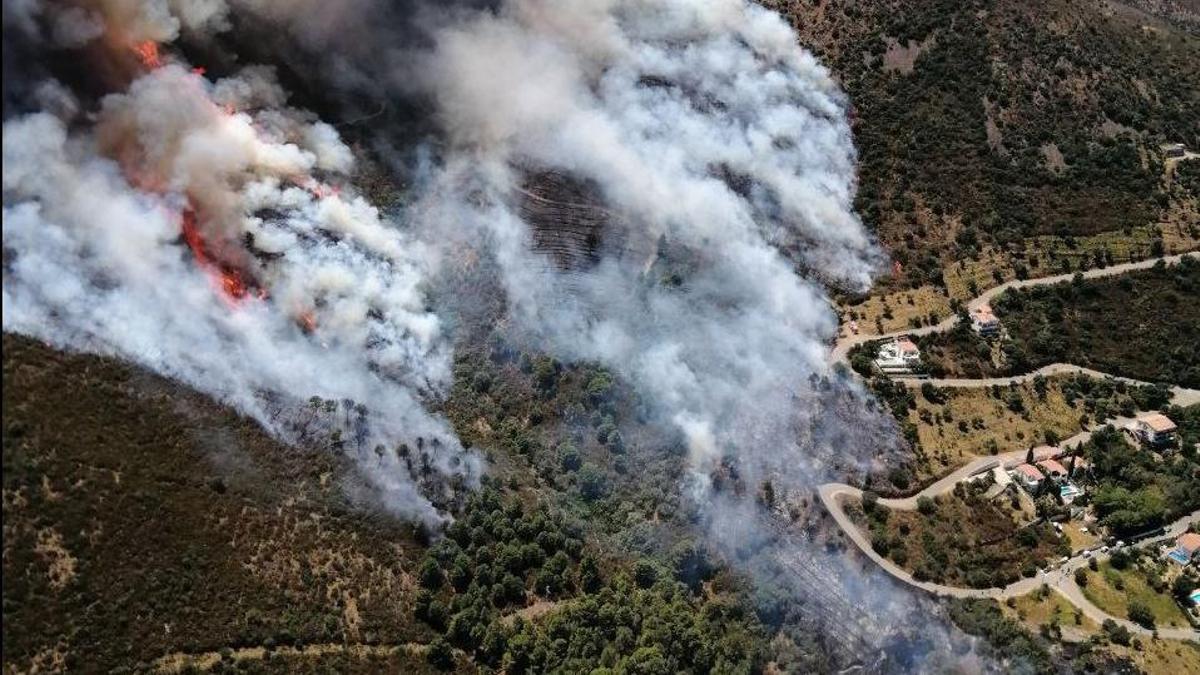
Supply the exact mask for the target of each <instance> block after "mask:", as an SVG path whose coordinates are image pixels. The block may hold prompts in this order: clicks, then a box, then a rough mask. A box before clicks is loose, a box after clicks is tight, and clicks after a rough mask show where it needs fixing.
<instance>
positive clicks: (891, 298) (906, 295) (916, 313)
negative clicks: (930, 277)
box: [839, 286, 950, 335]
mask: <svg viewBox="0 0 1200 675" xmlns="http://www.w3.org/2000/svg"><path fill="white" fill-rule="evenodd" d="M839 309H840V313H841V315H842V319H843V322H848V321H851V320H854V321H857V322H858V330H859V332H860V333H863V334H867V335H879V334H881V333H891V332H893V331H898V330H904V329H906V328H913V327H914V326H913V323H912V322H913V320H914V319H916V320H917V321H918V323H929V319H930V316H931V315H932V318H933V323H937V322H939V321H941V320H942V319H945V318H946V317H948V316H950V298H949V297H947V296H946V294H945V293H944V292H942V290H941V289H939V288H937V287H935V286H921V287H919V288H914V289H911V290H906V291H898V292H895V293H888V294H886V295H873V296H871V297H869V298H867V299H866V300H865V301H863V302H861V303H859V304H856V305H843V306H842V307H840V308H839Z"/></svg>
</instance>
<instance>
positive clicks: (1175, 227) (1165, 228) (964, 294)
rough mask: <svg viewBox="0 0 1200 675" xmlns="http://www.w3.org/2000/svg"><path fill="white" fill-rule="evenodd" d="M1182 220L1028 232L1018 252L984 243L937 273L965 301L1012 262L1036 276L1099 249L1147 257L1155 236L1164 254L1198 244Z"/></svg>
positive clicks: (997, 280) (1121, 258)
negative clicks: (1075, 232)
mask: <svg viewBox="0 0 1200 675" xmlns="http://www.w3.org/2000/svg"><path fill="white" fill-rule="evenodd" d="M1185 222H1186V219H1185V218H1183V217H1182V216H1181V218H1179V219H1175V220H1172V221H1170V222H1167V223H1163V224H1160V225H1145V226H1142V227H1134V228H1130V229H1129V230H1127V231H1120V230H1118V231H1112V232H1102V233H1100V234H1095V235H1090V236H1083V237H1059V236H1053V235H1044V236H1040V237H1033V238H1030V239H1028V240H1027V241H1026V242H1025V251H1024V252H1023V253H1010V252H1006V251H1000V250H997V249H992V248H989V249H985V250H984V251H983V252H982V254H981V255H980V256H979V257H977V258H974V259H971V260H963V261H959V262H956V263H952V264H951V265H949V266H947V267H946V269H945V271H944V272H943V273H942V280H943V281H944V283H945V285H946V290H947V293H948V294H949V297H951V298H955V299H958V300H968V299H970V298H973V297H975V296H976V295H978V294H979V293H981V292H983V291H985V290H987V289H988V288H991V287H992V286H997V285H999V284H1001V283H1004V282H1006V281H1012V280H1013V279H1015V278H1017V274H1016V266H1017V265H1018V264H1021V265H1024V267H1025V268H1026V269H1027V270H1028V276H1029V278H1036V277H1042V276H1049V275H1054V274H1061V273H1062V272H1063V267H1062V263H1063V261H1069V262H1070V264H1071V269H1072V270H1078V269H1080V268H1081V266H1082V267H1084V268H1091V267H1095V257H1096V254H1097V253H1098V252H1102V251H1107V252H1108V254H1109V255H1110V257H1111V259H1112V261H1113V262H1114V263H1123V262H1128V261H1130V260H1142V259H1145V258H1149V257H1152V251H1151V246H1152V243H1153V242H1154V240H1155V239H1159V238H1161V239H1162V242H1163V250H1164V252H1165V253H1166V254H1173V253H1181V252H1183V251H1191V250H1194V249H1196V248H1200V236H1198V234H1197V232H1196V231H1195V229H1191V228H1188V227H1187V226H1186V225H1185V224H1184V223H1185ZM972 284H974V286H972Z"/></svg>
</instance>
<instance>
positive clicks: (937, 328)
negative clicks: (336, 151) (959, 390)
mask: <svg viewBox="0 0 1200 675" xmlns="http://www.w3.org/2000/svg"><path fill="white" fill-rule="evenodd" d="M1194 255H1197V253H1196V252H1188V253H1179V254H1176V255H1168V256H1163V257H1161V258H1148V259H1146V260H1139V261H1137V262H1128V263H1121V264H1120V265H1109V266H1108V267H1096V268H1092V269H1089V270H1084V271H1083V272H1080V274H1082V275H1083V278H1084V279H1097V278H1100V277H1110V276H1113V275H1116V274H1124V273H1125V272H1132V271H1134V270H1143V269H1147V268H1150V267H1154V266H1155V265H1157V264H1158V262H1159V261H1160V260H1161V261H1162V262H1164V263H1167V264H1174V263H1177V262H1179V261H1180V260H1182V259H1183V258H1185V257H1187V256H1194ZM1075 274H1076V273H1075V272H1071V273H1069V274H1055V275H1053V276H1049V277H1038V278H1036V279H1025V280H1014V281H1009V282H1008V283H1004V284H1000V285H999V286H996V287H994V288H989V289H988V290H986V291H984V292H983V293H982V294H981V295H979V296H978V297H976V298H974V299H972V300H970V301H969V302H968V303H967V310H968V311H970V310H974V309H977V308H978V307H980V306H982V305H986V304H988V303H990V302H991V301H992V300H993V299H994V298H996V297H997V296H999V295H1000V294H1002V293H1004V291H1007V290H1009V289H1011V288H1029V287H1031V286H1044V285H1047V284H1058V283H1062V282H1064V281H1070V280H1071V279H1073V278H1074V277H1075ZM956 323H958V317H957V316H951V317H949V318H947V319H944V320H942V321H941V322H939V323H937V324H934V325H932V326H922V327H921V328H912V329H908V330H899V331H894V332H891V333H884V334H882V335H862V334H860V335H846V336H843V337H842V338H841V339H839V340H838V341H837V343H836V344H835V345H834V347H833V351H832V352H831V354H830V362H831V363H839V362H841V363H844V362H845V361H846V355H847V354H848V353H849V352H850V350H851V349H852V348H854V347H856V346H858V345H861V344H865V343H867V342H871V341H872V340H888V339H891V338H896V337H899V336H901V335H914V336H919V335H929V334H931V333H941V332H943V331H947V330H950V329H951V328H953V327H954V325H955V324H956Z"/></svg>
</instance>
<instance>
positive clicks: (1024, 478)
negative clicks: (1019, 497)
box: [1012, 464, 1046, 492]
mask: <svg viewBox="0 0 1200 675" xmlns="http://www.w3.org/2000/svg"><path fill="white" fill-rule="evenodd" d="M1012 476H1013V478H1016V479H1018V480H1020V481H1021V484H1022V485H1024V486H1025V489H1026V490H1028V491H1030V492H1033V491H1034V490H1037V489H1038V486H1040V485H1041V484H1042V481H1043V480H1045V478H1046V477H1045V476H1043V475H1042V472H1041V471H1038V470H1037V467H1036V466H1034V465H1032V464H1020V465H1018V466H1017V468H1015V469H1013V471H1012Z"/></svg>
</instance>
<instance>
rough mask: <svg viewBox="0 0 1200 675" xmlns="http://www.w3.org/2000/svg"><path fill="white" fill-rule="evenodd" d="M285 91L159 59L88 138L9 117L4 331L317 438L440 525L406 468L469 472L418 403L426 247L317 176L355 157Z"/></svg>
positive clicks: (440, 383) (425, 332)
mask: <svg viewBox="0 0 1200 675" xmlns="http://www.w3.org/2000/svg"><path fill="white" fill-rule="evenodd" d="M281 100H282V93H281V92H279V91H277V87H276V86H275V85H274V83H273V82H272V81H271V77H270V73H269V71H266V70H263V69H249V70H247V71H245V72H244V73H243V74H242V75H241V76H240V77H236V78H231V79H225V80H219V81H217V82H210V81H208V80H206V79H204V78H203V77H201V76H200V75H198V74H195V73H192V72H190V71H188V70H186V69H184V68H182V67H180V66H178V65H166V66H163V67H161V68H158V69H156V70H153V71H150V72H148V73H146V74H144V75H142V76H140V77H139V78H138V79H136V80H134V81H133V82H132V84H131V85H130V86H129V88H128V90H127V91H126V92H124V93H118V94H112V95H110V96H108V97H106V98H105V99H104V100H103V101H102V103H101V105H100V109H99V110H98V111H97V113H96V115H95V122H94V124H91V123H89V124H86V125H84V127H83V129H84V131H83V132H81V133H76V134H72V133H70V132H69V131H68V128H67V123H66V121H65V120H63V119H60V118H57V117H55V116H53V115H51V114H49V113H44V112H43V113H36V114H32V115H28V116H23V117H19V118H15V119H12V120H9V121H6V122H5V124H4V150H3V152H4V223H5V226H4V247H5V250H6V252H11V254H12V255H11V260H9V261H8V264H7V266H6V269H5V275H4V298H3V300H4V305H3V307H4V309H3V311H4V314H3V316H4V329H5V330H12V331H17V332H21V333H27V334H30V335H35V336H38V337H41V338H43V339H45V340H47V341H49V342H52V343H54V344H57V345H60V346H63V347H69V348H75V349H85V350H89V351H98V352H102V353H112V354H116V355H119V356H122V357H124V358H127V359H130V360H133V361H135V362H137V363H140V364H142V365H145V366H147V367H150V368H152V369H154V370H157V371H159V372H161V373H164V374H166V375H169V376H171V377H175V378H178V379H181V380H183V381H185V382H188V383H189V384H192V385H193V386H196V387H197V388H199V389H201V390H203V391H206V392H209V393H211V394H213V395H215V396H217V397H218V398H220V399H222V400H225V401H228V402H230V403H232V404H234V405H236V406H238V407H239V408H240V409H242V410H244V411H246V412H247V413H249V414H251V415H253V416H255V417H256V418H257V419H259V420H260V421H261V422H262V423H263V424H264V425H266V426H267V428H269V429H272V430H274V431H276V432H277V433H279V434H280V435H281V436H283V437H285V438H290V439H297V436H298V435H301V434H304V435H309V434H313V433H323V434H325V435H327V436H329V437H330V438H329V439H328V442H330V443H331V444H334V445H336V446H338V447H340V448H343V449H348V450H349V451H350V452H351V453H352V454H354V455H355V456H358V457H359V458H360V461H361V462H362V463H363V465H364V471H363V475H364V476H365V477H367V479H368V482H369V484H370V486H371V487H372V488H373V489H375V490H377V491H378V492H379V493H380V495H381V497H382V501H383V503H384V504H386V505H387V506H388V507H390V508H392V509H394V510H395V511H396V512H398V513H400V514H402V515H404V516H405V517H409V518H416V519H419V520H422V521H425V522H435V521H437V520H440V519H441V516H439V515H438V514H437V512H436V510H435V509H434V507H433V506H432V504H431V503H430V501H429V498H428V497H427V496H423V495H421V494H420V492H419V490H418V488H417V485H416V483H415V481H414V479H413V478H412V475H411V474H412V473H413V472H412V471H410V470H409V467H408V466H407V463H409V462H412V461H420V462H422V463H423V464H425V465H426V466H425V467H423V468H424V469H425V470H426V472H427V473H428V472H433V473H436V474H440V475H444V476H454V475H460V476H462V477H463V478H464V479H465V480H466V482H468V483H469V482H471V481H473V480H475V479H476V478H477V477H478V471H479V467H478V459H477V458H476V457H475V456H474V455H473V454H471V453H467V452H464V451H463V450H462V448H461V447H459V446H458V443H457V441H456V440H455V438H454V435H453V433H452V432H451V431H450V429H449V428H448V427H447V425H446V424H445V423H444V422H443V421H441V420H440V419H437V418H435V417H433V416H431V415H429V414H428V413H426V412H425V410H424V408H423V407H422V404H421V402H420V399H421V398H422V397H426V396H433V395H436V394H437V393H438V392H440V391H442V390H444V389H445V387H446V386H447V384H448V380H449V368H448V359H449V356H450V353H449V348H448V342H447V340H446V337H445V335H444V334H443V331H442V329H441V326H440V324H439V320H438V318H437V316H436V315H434V314H432V313H430V312H429V311H428V310H427V309H426V307H425V299H424V292H423V289H422V285H423V283H424V280H425V279H426V277H427V276H428V275H429V274H430V272H431V266H432V265H436V261H437V256H436V255H434V254H433V253H432V252H431V251H429V250H428V247H426V246H425V245H423V244H421V243H420V242H416V241H413V240H411V239H410V238H409V237H408V236H407V235H406V234H405V232H404V231H403V230H401V229H400V228H398V227H397V226H396V225H395V223H391V222H388V221H387V220H386V219H384V218H383V217H382V216H381V214H380V213H379V211H378V210H377V209H375V208H374V207H373V206H371V205H370V204H368V203H366V202H365V201H364V200H363V199H362V198H361V197H356V196H353V195H352V194H351V193H349V192H348V191H344V192H340V193H339V192H335V191H334V189H333V188H332V187H329V186H327V185H325V184H323V183H320V182H319V181H318V179H317V178H315V176H316V175H317V174H323V175H327V176H330V177H336V176H337V175H339V174H341V173H344V172H346V171H348V170H349V169H350V167H351V163H352V161H353V160H352V156H351V153H350V151H349V149H348V148H347V147H346V146H345V145H343V144H342V142H341V141H340V140H339V139H338V137H337V134H336V133H334V132H333V130H332V128H331V127H329V126H328V125H326V124H323V123H320V122H309V121H306V120H305V119H304V116H303V115H302V114H300V113H298V112H296V111H291V110H288V109H286V108H282V107H279V106H278V104H279V102H280V101H281ZM262 106H268V107H262ZM65 108H66V109H67V110H70V109H71V108H72V107H71V106H65ZM189 219H191V221H192V222H193V223H194V225H193V227H194V230H193V232H192V234H191V235H190V236H192V237H194V238H193V239H190V240H189V234H188V233H187V232H186V230H187V228H188V226H187V224H186V221H188V220H189ZM181 232H182V233H184V234H182V235H181ZM246 242H252V246H251V247H247V246H246V245H245V244H246ZM314 396H316V397H320V398H321V399H325V400H330V401H335V402H337V407H338V408H340V411H339V410H333V409H329V410H327V409H326V408H325V407H324V406H323V405H322V406H321V407H320V408H319V410H314V409H313V408H312V407H310V406H309V404H308V403H306V401H307V399H309V398H310V397H314ZM360 405H363V406H366V408H369V410H367V409H364V408H360V407H359V406H360ZM318 412H320V413H321V414H320V415H319V416H318V415H317V413H318ZM314 417H316V418H317V419H314ZM426 439H428V440H429V441H430V442H429V444H428V446H426V444H425V440H426ZM301 440H307V439H301ZM401 444H404V445H409V446H411V447H413V448H416V447H417V446H418V444H419V446H420V447H419V449H420V453H419V454H420V455H423V456H418V453H417V451H416V450H412V452H413V453H414V454H413V457H415V458H416V459H415V460H414V459H412V458H409V457H404V456H402V454H403V453H398V452H397V449H398V448H400V446H401Z"/></svg>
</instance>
